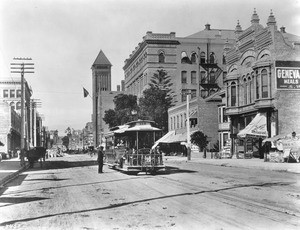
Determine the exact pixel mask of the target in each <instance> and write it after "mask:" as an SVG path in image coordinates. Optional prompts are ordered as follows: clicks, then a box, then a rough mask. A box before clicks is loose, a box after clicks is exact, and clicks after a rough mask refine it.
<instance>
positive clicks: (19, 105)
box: [16, 101, 21, 110]
mask: <svg viewBox="0 0 300 230" xmlns="http://www.w3.org/2000/svg"><path fill="white" fill-rule="evenodd" d="M16 109H17V110H20V109H21V102H19V101H18V102H17V104H16Z"/></svg>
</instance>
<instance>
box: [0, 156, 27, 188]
mask: <svg viewBox="0 0 300 230" xmlns="http://www.w3.org/2000/svg"><path fill="white" fill-rule="evenodd" d="M27 168H28V164H27V162H26V166H24V167H21V166H20V159H18V158H12V159H8V160H2V161H1V162H0V188H1V187H3V186H4V185H5V184H6V183H8V182H9V181H10V180H12V179H13V178H15V177H17V176H18V175H19V174H20V173H21V172H23V171H24V170H26V169H27Z"/></svg>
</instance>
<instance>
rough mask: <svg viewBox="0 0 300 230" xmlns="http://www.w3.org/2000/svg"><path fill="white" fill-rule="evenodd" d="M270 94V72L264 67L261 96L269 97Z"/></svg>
mask: <svg viewBox="0 0 300 230" xmlns="http://www.w3.org/2000/svg"><path fill="white" fill-rule="evenodd" d="M268 96H269V92H268V72H267V70H265V69H264V70H263V71H261V97H262V98H267V97H268Z"/></svg>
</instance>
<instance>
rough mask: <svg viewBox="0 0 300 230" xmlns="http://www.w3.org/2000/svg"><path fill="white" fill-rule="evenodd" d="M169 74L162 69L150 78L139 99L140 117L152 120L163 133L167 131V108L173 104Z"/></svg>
mask: <svg viewBox="0 0 300 230" xmlns="http://www.w3.org/2000/svg"><path fill="white" fill-rule="evenodd" d="M171 86H172V83H171V78H170V76H168V75H167V72H166V71H165V70H163V69H160V70H157V73H155V74H154V75H153V77H152V78H151V79H150V83H149V88H148V89H146V90H144V91H143V96H142V97H141V98H140V99H139V106H140V117H141V118H143V119H149V120H153V121H154V122H155V123H156V124H157V125H158V127H159V128H161V129H162V130H163V132H164V133H166V132H167V131H168V109H169V108H170V107H172V106H173V101H174V100H173V99H174V96H173V95H174V94H173V92H172V89H171Z"/></svg>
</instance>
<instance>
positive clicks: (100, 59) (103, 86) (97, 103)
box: [91, 50, 124, 146]
mask: <svg viewBox="0 0 300 230" xmlns="http://www.w3.org/2000/svg"><path fill="white" fill-rule="evenodd" d="M111 67H112V64H111V63H110V61H109V60H108V58H107V57H106V56H105V54H104V52H103V51H102V50H100V52H99V54H98V56H97V58H96V59H95V61H94V63H93V65H92V68H91V69H92V87H93V93H92V99H93V115H92V123H93V138H94V140H93V145H94V146H98V145H99V144H102V143H104V142H105V138H104V133H106V132H108V131H109V127H108V124H106V123H105V122H104V121H103V117H104V112H105V111H106V110H109V109H114V102H113V99H114V97H115V96H116V95H118V94H120V93H124V91H122V90H123V88H124V86H123V87H122V88H121V87H120V86H117V89H118V91H112V90H111ZM122 85H123V84H122Z"/></svg>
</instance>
